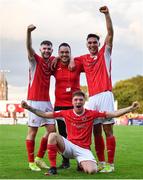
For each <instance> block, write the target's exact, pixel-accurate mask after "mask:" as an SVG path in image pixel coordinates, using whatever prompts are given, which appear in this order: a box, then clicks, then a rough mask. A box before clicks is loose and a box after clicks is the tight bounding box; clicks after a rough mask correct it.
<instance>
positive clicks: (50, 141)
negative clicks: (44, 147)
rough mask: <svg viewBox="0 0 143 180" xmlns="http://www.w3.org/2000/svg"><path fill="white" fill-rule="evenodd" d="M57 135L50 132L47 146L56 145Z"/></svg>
mask: <svg viewBox="0 0 143 180" xmlns="http://www.w3.org/2000/svg"><path fill="white" fill-rule="evenodd" d="M57 135H58V134H57V133H56V132H51V133H50V134H49V137H48V144H56V142H57Z"/></svg>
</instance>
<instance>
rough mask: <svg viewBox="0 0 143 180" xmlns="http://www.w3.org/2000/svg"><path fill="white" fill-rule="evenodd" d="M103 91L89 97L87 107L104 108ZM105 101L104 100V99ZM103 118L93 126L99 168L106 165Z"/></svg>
mask: <svg viewBox="0 0 143 180" xmlns="http://www.w3.org/2000/svg"><path fill="white" fill-rule="evenodd" d="M103 100H104V99H103V98H102V93H100V94H97V95H94V96H91V97H90V98H89V101H88V103H87V104H86V107H87V108H88V109H92V110H102V106H103V103H102V101H103ZM103 102H104V101H103ZM101 123H102V120H101V119H96V120H95V121H94V127H93V134H94V143H95V151H96V155H97V158H98V161H99V162H98V168H99V170H100V169H102V168H103V167H104V165H105V155H104V151H105V144H104V138H103V136H102V124H101Z"/></svg>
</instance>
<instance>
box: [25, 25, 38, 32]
mask: <svg viewBox="0 0 143 180" xmlns="http://www.w3.org/2000/svg"><path fill="white" fill-rule="evenodd" d="M35 29H36V26H34V25H33V24H30V25H29V26H28V27H27V30H28V31H29V32H31V31H34V30H35Z"/></svg>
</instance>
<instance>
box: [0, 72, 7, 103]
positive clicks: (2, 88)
mask: <svg viewBox="0 0 143 180" xmlns="http://www.w3.org/2000/svg"><path fill="white" fill-rule="evenodd" d="M0 100H8V83H7V80H6V77H5V72H4V71H0Z"/></svg>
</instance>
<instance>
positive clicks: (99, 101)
mask: <svg viewBox="0 0 143 180" xmlns="http://www.w3.org/2000/svg"><path fill="white" fill-rule="evenodd" d="M85 107H86V108H87V109H91V110H98V111H107V112H113V111H114V96H113V93H112V92H111V91H105V92H102V93H99V94H96V95H94V96H91V97H89V100H88V102H87V103H86V105H85ZM99 123H102V124H113V123H114V119H113V118H108V119H105V120H103V118H102V119H100V118H97V119H96V120H95V121H94V125H96V124H99Z"/></svg>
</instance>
